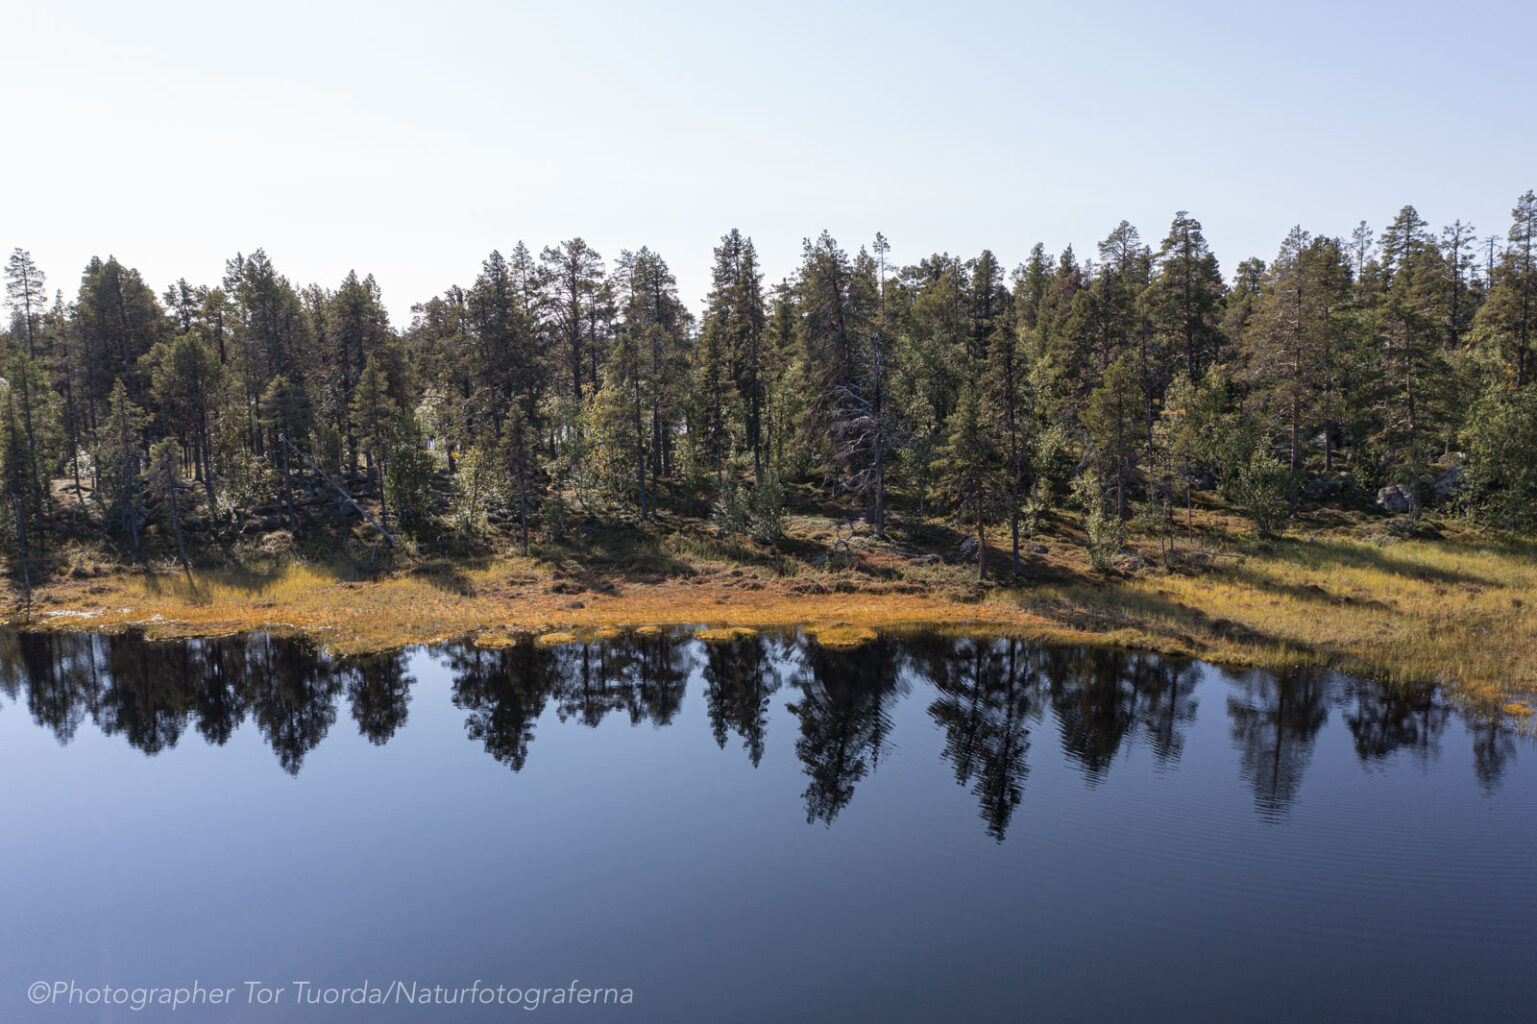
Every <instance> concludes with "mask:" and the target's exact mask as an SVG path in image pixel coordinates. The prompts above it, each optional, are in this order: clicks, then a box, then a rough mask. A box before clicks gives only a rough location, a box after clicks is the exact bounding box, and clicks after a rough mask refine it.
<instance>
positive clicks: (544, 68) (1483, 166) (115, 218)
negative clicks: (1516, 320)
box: [0, 0, 1537, 326]
mask: <svg viewBox="0 0 1537 1024" xmlns="http://www.w3.org/2000/svg"><path fill="white" fill-rule="evenodd" d="M3 5H4V10H3V15H0V20H3V22H4V25H5V27H4V35H5V36H6V37H7V43H8V45H7V46H6V47H5V57H4V60H3V61H0V85H3V87H4V94H5V95H6V96H7V97H8V102H7V115H8V116H7V128H6V142H5V144H4V147H3V153H0V247H3V249H4V251H5V252H9V251H10V250H11V249H13V248H15V247H21V248H24V249H27V250H29V251H30V252H31V253H32V255H33V257H34V259H36V260H37V262H38V263H39V265H40V266H41V267H42V269H43V270H44V272H45V273H46V274H47V275H48V286H49V288H50V289H53V288H62V289H63V290H64V293H65V297H66V299H69V298H71V297H73V295H74V292H75V289H76V287H77V286H78V281H79V274H80V272H81V270H82V269H83V268H84V266H85V264H86V263H87V262H88V261H89V259H90V258H91V257H92V256H93V255H99V256H102V257H105V256H107V255H115V256H116V257H117V258H118V259H119V260H121V261H123V262H124V263H126V264H128V265H130V266H134V267H137V268H139V270H140V271H141V272H142V273H143V275H144V277H145V279H146V280H147V281H148V282H149V283H150V284H151V286H153V287H154V288H155V289H156V290H157V291H160V290H163V289H164V287H165V286H166V285H168V284H170V283H171V282H172V281H174V280H175V279H177V278H179V277H186V278H187V279H188V280H190V281H192V282H193V283H205V284H214V283H217V282H218V280H219V278H220V277H221V276H222V274H223V267H224V261H225V260H226V259H228V258H229V257H231V256H233V255H234V254H235V253H236V252H250V251H252V250H254V249H256V248H265V249H266V251H267V253H268V254H269V255H270V256H271V257H272V259H273V261H274V262H275V264H276V265H277V267H278V269H279V270H280V271H281V272H282V273H283V274H285V275H286V276H287V277H289V278H290V279H291V280H292V281H293V282H294V283H295V284H298V285H303V284H307V283H310V282H318V283H321V284H324V285H326V286H328V287H335V286H336V285H337V284H338V283H340V281H341V279H342V278H343V277H344V276H345V275H346V273H347V272H348V271H349V270H351V269H356V270H357V271H358V272H359V274H365V273H372V274H374V275H375V277H376V278H377V279H378V281H379V284H380V286H381V288H382V289H383V293H384V298H385V301H386V303H387V305H388V306H389V307H390V311H391V316H392V320H393V322H394V323H395V324H396V326H405V325H406V324H407V323H408V322H409V319H410V307H411V305H412V303H414V302H420V301H423V300H425V299H427V298H429V297H431V296H432V295H434V294H438V293H441V292H442V291H443V290H444V289H445V288H446V287H448V286H449V285H451V284H461V285H465V286H468V285H470V284H471V283H473V281H474V278H475V276H476V274H477V272H478V270H479V266H480V262H481V260H483V259H484V258H485V256H486V255H487V254H488V253H489V252H490V251H491V250H492V249H500V250H501V251H502V252H504V253H505V252H507V251H509V250H510V249H511V248H512V247H513V246H514V245H515V244H516V243H517V241H518V240H520V239H521V240H523V241H524V242H525V243H526V244H527V245H528V246H529V247H530V248H532V249H533V250H534V251H535V252H537V251H538V250H539V249H541V248H542V247H544V246H547V245H554V244H556V243H558V242H560V241H561V240H563V239H568V238H571V237H575V236H581V237H583V238H585V239H586V240H587V241H588V242H589V243H590V244H592V245H593V246H594V247H595V248H597V250H598V251H599V252H600V253H601V254H602V255H603V256H604V257H605V258H606V259H607V260H608V261H609V262H610V265H611V264H612V261H613V259H614V257H616V256H617V255H618V254H619V252H620V250H621V249H626V248H628V249H636V248H639V247H640V246H642V245H647V246H650V247H651V248H652V249H654V250H656V251H658V252H660V253H661V254H662V255H663V256H664V257H665V258H666V259H667V261H668V263H669V265H670V266H671V267H672V269H673V271H674V273H675V274H676V276H677V278H678V283H679V288H680V292H681V294H682V296H683V298H684V299H685V301H686V302H687V303H688V304H689V306H690V308H692V309H694V310H695V311H696V312H697V311H698V310H699V309H700V308H701V307H702V302H703V299H704V296H705V294H706V292H707V290H708V287H709V270H710V262H711V250H712V248H713V247H714V246H715V245H717V244H718V243H719V238H720V236H721V235H722V234H724V233H725V232H726V231H728V230H729V229H731V228H733V227H737V228H740V229H741V230H742V231H743V232H744V233H746V234H748V235H750V236H751V237H752V238H753V239H754V240H755V243H756V245H757V247H758V251H759V256H760V261H761V263H762V265H763V268H764V270H765V273H766V276H767V280H768V282H769V283H772V282H774V281H777V280H778V279H780V278H781V277H784V276H787V275H789V274H791V273H792V272H793V271H794V268H795V266H796V263H797V260H798V257H799V253H800V247H801V241H802V239H804V238H806V237H808V236H810V237H814V236H816V235H817V234H818V233H820V232H821V231H822V230H823V229H826V230H829V231H831V232H832V234H833V235H834V237H835V238H837V239H838V240H839V241H840V242H841V243H842V244H843V245H844V247H845V248H847V249H849V250H850V251H851V252H852V251H854V250H856V249H857V248H858V247H859V246H860V245H862V244H867V243H868V242H869V241H870V240H871V239H873V237H874V235H875V233H876V232H877V231H879V232H882V233H884V234H885V235H886V237H887V238H888V239H889V240H890V241H891V243H892V258H893V259H894V260H896V261H898V262H901V263H910V262H916V261H918V260H919V259H922V258H923V257H924V256H926V255H929V254H931V253H934V252H949V253H952V254H956V255H959V256H963V257H969V256H974V255H976V254H977V253H978V252H980V251H981V250H982V249H983V248H991V249H992V250H993V251H994V252H995V253H996V254H997V255H998V256H999V258H1000V259H1001V260H1003V262H1004V264H1005V265H1006V266H1010V267H1012V266H1013V265H1015V264H1017V263H1019V262H1020V261H1022V260H1023V259H1025V258H1026V257H1027V255H1028V253H1029V250H1030V247H1031V246H1032V245H1033V244H1034V243H1035V242H1037V241H1039V242H1043V243H1044V244H1045V245H1046V247H1047V249H1048V250H1050V251H1052V252H1053V253H1055V252H1057V251H1060V250H1061V249H1062V248H1063V247H1064V246H1066V245H1069V244H1071V245H1073V246H1074V247H1075V249H1077V251H1078V252H1079V253H1080V254H1085V255H1092V254H1093V252H1094V248H1093V247H1094V244H1095V242H1096V241H1097V240H1099V239H1101V238H1103V237H1104V236H1105V235H1106V234H1108V233H1109V232H1110V230H1111V229H1112V228H1113V227H1115V225H1116V224H1118V223H1119V222H1120V221H1121V220H1122V219H1126V220H1129V221H1131V223H1132V224H1134V225H1136V226H1137V227H1138V228H1139V229H1140V231H1141V233H1142V236H1143V239H1144V240H1145V241H1147V242H1149V243H1150V244H1151V245H1153V247H1154V248H1155V249H1156V247H1157V244H1158V242H1159V241H1160V240H1161V239H1162V238H1163V236H1164V234H1165V233H1166V232H1167V230H1168V225H1169V222H1170V220H1171V219H1172V218H1173V215H1174V213H1175V211H1177V210H1182V209H1183V210H1189V211H1190V212H1191V214H1193V215H1194V216H1195V217H1197V218H1198V219H1199V220H1200V221H1201V222H1202V224H1203V226H1204V228H1205V232H1206V236H1207V239H1208V241H1209V242H1210V243H1211V245H1212V248H1213V249H1214V251H1215V252H1216V253H1217V256H1218V258H1219V260H1220V261H1221V264H1222V267H1223V271H1224V273H1225V274H1228V275H1231V272H1232V270H1233V269H1234V268H1235V267H1236V266H1237V264H1238V262H1239V261H1240V260H1242V259H1245V258H1248V257H1249V256H1254V255H1258V256H1263V257H1266V258H1268V257H1270V256H1271V255H1272V254H1274V252H1275V250H1276V249H1277V247H1278V246H1279V244H1280V241H1281V239H1282V238H1283V237H1284V235H1285V234H1286V232H1287V230H1288V229H1289V228H1290V227H1291V226H1292V225H1294V224H1301V225H1302V226H1303V227H1304V228H1306V229H1308V230H1309V231H1312V232H1314V233H1319V234H1328V235H1345V234H1348V233H1349V231H1350V230H1351V228H1352V227H1353V226H1354V225H1355V224H1356V223H1357V222H1358V221H1360V220H1363V219H1364V220H1366V221H1367V222H1368V223H1370V224H1371V225H1372V226H1373V227H1375V228H1377V229H1379V230H1380V229H1381V227H1382V226H1383V225H1384V224H1386V223H1387V222H1388V221H1389V220H1390V219H1391V218H1392V217H1393V215H1394V214H1395V213H1396V212H1397V211H1398V209H1399V208H1400V207H1401V206H1402V205H1404V204H1405V203H1412V204H1413V205H1415V206H1416V208H1417V209H1418V210H1419V212H1420V213H1421V215H1422V216H1424V217H1425V219H1426V220H1428V221H1429V222H1430V223H1431V225H1432V226H1434V227H1436V228H1437V229H1439V228H1440V227H1441V226H1442V225H1445V224H1448V223H1450V222H1451V221H1452V220H1453V219H1456V218H1461V219H1462V220H1464V221H1471V222H1472V223H1473V224H1474V225H1475V226H1476V227H1477V228H1478V230H1479V233H1480V235H1489V234H1496V233H1497V234H1499V235H1501V236H1503V235H1504V234H1505V232H1506V230H1507V229H1508V227H1509V224H1510V210H1511V207H1512V206H1513V205H1514V204H1515V200H1516V197H1517V196H1518V195H1520V194H1521V193H1522V192H1524V191H1526V190H1527V189H1530V188H1537V132H1534V130H1533V128H1534V124H1537V119H1534V103H1533V101H1534V98H1537V76H1534V74H1533V70H1532V68H1533V65H1532V62H1531V54H1532V52H1533V51H1532V48H1531V41H1532V39H1533V37H1534V30H1537V4H1533V3H1530V2H1529V0H1527V2H1514V0H1461V2H1458V3H1445V2H1438V3H1434V4H1432V3H1420V2H1417V0H1395V2H1372V3H1366V2H1352V0H1332V2H1314V0H1285V2H1282V0H1275V2H1271V3H1264V4H1260V3H1249V2H1245V0H1221V2H1204V0H1202V2H1176V0H1164V2H1139V0H1077V2H1073V0H1058V2H1055V3H1036V2H1033V0H1030V2H1016V3H996V4H995V3H968V2H951V3H944V4H940V3H934V2H929V3H905V2H900V0H888V2H884V3H836V2H822V3H817V2H811V3H799V2H793V0H791V2H775V3H772V4H759V5H749V4H743V3H729V2H727V3H702V2H666V0H651V2H649V3H619V2H600V0H546V2H543V3H537V4H525V3H516V2H492V0H436V2H433V3H412V4H408V3H394V2H389V0H372V2H367V3H327V2H323V0H309V2H297V3H296V2H290V0H264V2H262V3H241V4H230V3H218V2H214V0H199V2H194V3H175V2H163V0H135V2H131V3H124V2H122V0H114V2H110V3H108V2H83V0H46V2H43V0H33V2H31V3H26V4H23V3H21V2H20V0H3Z"/></svg>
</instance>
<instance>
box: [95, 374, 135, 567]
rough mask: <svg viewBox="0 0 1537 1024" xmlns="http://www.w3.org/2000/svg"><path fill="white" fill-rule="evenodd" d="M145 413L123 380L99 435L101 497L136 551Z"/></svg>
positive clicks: (111, 518)
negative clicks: (131, 395) (129, 394)
mask: <svg viewBox="0 0 1537 1024" xmlns="http://www.w3.org/2000/svg"><path fill="white" fill-rule="evenodd" d="M144 422H145V416H144V413H143V411H142V410H141V409H140V408H139V407H138V406H137V405H136V404H135V403H134V401H133V399H132V398H130V397H129V396H128V387H127V385H125V384H124V383H123V382H122V381H121V380H119V381H118V382H117V383H116V384H115V385H114V386H113V388H112V394H111V395H110V396H109V398H108V400H107V417H106V420H105V421H104V422H103V423H102V427H101V431H100V433H99V435H98V444H97V451H96V469H97V472H98V473H99V474H100V477H101V482H100V485H99V487H98V489H97V492H96V493H97V497H98V499H99V500H100V501H101V504H102V508H103V512H104V514H105V515H106V516H107V518H108V519H109V521H115V522H116V523H117V528H118V529H119V530H120V531H122V532H124V533H127V534H129V536H130V537H131V538H132V541H133V547H134V550H135V551H137V550H138V549H139V519H140V516H141V515H142V511H143V510H142V506H141V504H140V500H139V499H140V492H141V484H142V482H141V480H140V475H139V474H140V470H141V468H142V466H143V445H144Z"/></svg>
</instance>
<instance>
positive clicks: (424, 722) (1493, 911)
mask: <svg viewBox="0 0 1537 1024" xmlns="http://www.w3.org/2000/svg"><path fill="white" fill-rule="evenodd" d="M146 755H148V756H146ZM1534 770H1537V757H1534V756H1533V750H1532V743H1531V741H1530V740H1529V739H1528V738H1526V737H1525V736H1524V735H1522V733H1521V731H1520V728H1519V722H1517V721H1515V720H1512V719H1510V718H1509V717H1507V716H1503V715H1500V714H1498V713H1497V712H1491V713H1480V712H1476V711H1468V710H1464V709H1459V708H1457V707H1454V706H1453V705H1452V704H1451V703H1449V702H1448V701H1447V700H1446V699H1445V698H1444V697H1443V696H1442V695H1441V694H1439V693H1437V692H1436V691H1435V690H1433V689H1430V688H1425V689H1418V690H1394V691H1388V690H1384V689H1381V688H1378V687H1377V686H1374V685H1371V684H1368V683H1365V682H1362V681H1358V680H1353V679H1350V678H1346V677H1342V676H1338V675H1331V674H1326V673H1318V672H1299V673H1296V674H1293V675H1289V676H1276V675H1273V674H1268V673H1259V672H1251V673H1230V672H1226V671H1223V670H1219V669H1215V668H1212V667H1210V666H1206V665H1202V664H1199V663H1188V662H1175V661H1171V660H1168V659H1164V658H1159V657H1155V656H1152V655H1139V654H1128V653H1125V652H1115V651H1104V650H1085V649H1068V648H1043V647H1035V646H1031V645H1027V644H1023V643H1019V642H1010V641H997V640H968V639H960V640H957V639H943V638H938V637H929V638H911V637H909V638H902V639H883V640H881V641H879V642H877V643H873V644H869V645H866V646H864V647H862V648H859V649H857V650H854V651H845V652H838V651H831V650H826V649H822V648H819V647H817V646H816V645H815V644H813V643H810V642H808V641H805V640H802V639H799V638H796V637H778V638H776V637H765V638H758V639H754V640H751V641H747V642H744V643H739V644H732V645H705V644H702V643H699V642H697V641H694V640H689V639H684V638H679V637H669V636H661V637H640V636H629V637H621V638H618V639H615V640H612V641H608V642H605V643H604V644H602V645H569V646H564V647H558V648H554V649H546V648H540V647H536V646H534V645H531V644H530V645H525V646H520V647H515V648H511V649H508V650H498V651H493V650H481V649H477V648H474V647H471V646H448V647H440V648H432V649H414V650H409V651H405V652H401V653H400V654H397V655H390V656H382V657H372V658H365V659H356V660H340V661H339V660H335V659H327V658H322V657H319V656H317V655H316V654H315V653H314V652H313V651H312V650H311V649H310V648H308V647H306V646H303V645H300V644H296V643H292V642H287V641H282V640H278V639H274V638H270V637H266V636H260V635H258V636H251V637H245V638H229V639H221V640H212V641H202V642H192V643H162V642H157V643H147V642H145V641H143V640H141V639H139V638H137V637H134V636H112V637H103V636H92V635H76V636H43V635H22V634H15V633H11V634H0V820H3V821H4V822H5V823H6V824H5V827H4V833H3V841H0V879H3V882H0V1021H5V1022H10V1021H97V1020H168V1019H174V1020H249V1021H274V1022H276V1021H286V1020H316V1021H321V1020H326V1021H353V1020H357V1021H395V1020H466V1021H468V1020H477V1021H478V1020H485V1021H492V1020H497V1021H505V1020H522V1019H530V1018H532V1019H552V1018H553V1019H557V1020H594V1019H604V1020H614V1021H694V1020H698V1021H732V1020H750V1021H792V1020H818V1021H820V1020H859V1021H863V1020H872V1021H879V1020H935V1021H992V1020H999V1021H1048V1022H1049V1021H1079V1020H1083V1021H1090V1020H1094V1021H1098V1020H1107V1021H1111V1020H1115V1021H1290V1020H1296V1021H1318V1020H1338V1021H1422V1020H1423V1021H1506V1020H1511V1021H1514V1020H1533V1019H1537V966H1534V956H1537V784H1534V783H1537V775H1534ZM573 979H577V987H576V988H575V989H573V988H570V986H571V983H572V981H573ZM39 981H41V982H44V983H45V988H46V989H47V993H46V995H45V997H44V999H43V1001H42V1002H41V1003H40V1004H37V1005H34V1002H33V1001H32V997H29V986H32V985H34V983H36V982H39ZM301 981H302V982H308V983H310V986H311V988H310V989H309V991H310V992H311V993H312V994H316V993H323V992H324V990H325V989H336V990H351V991H349V992H346V993H343V994H341V995H338V996H337V998H343V999H365V1000H366V999H368V998H370V990H372V989H377V990H381V992H382V995H381V998H385V999H386V1001H385V1002H384V1003H382V1004H375V1005H367V1004H364V1005H349V1004H347V1003H345V1002H344V1003H342V1004H340V1005H329V1006H328V1005H324V1004H322V1005H313V1006H312V1005H305V1004H304V1003H302V1002H296V1001H297V1000H299V999H300V997H301V996H302V992H301V990H300V987H299V986H298V984H297V983H298V982H301ZM248 982H255V983H257V986H258V987H257V988H252V987H250V986H249V985H248V984H247V983H248ZM397 982H399V983H401V984H399V985H396V983H397ZM477 982H478V984H479V988H478V989H475V993H476V994H474V995H473V997H472V996H469V995H466V994H465V993H463V992H462V991H460V990H463V989H466V988H471V987H472V986H474V985H475V983H477ZM194 983H196V985H197V986H200V987H201V988H203V989H205V990H212V989H219V988H223V989H232V990H233V992H231V993H230V998H231V1003H230V1004H229V1005H220V1006H212V1005H207V1004H205V1003H198V1004H196V1005H190V1006H182V1007H180V1008H179V1009H176V1010H175V1011H174V1013H173V1012H172V1011H171V1010H170V1009H169V1008H168V1007H165V1006H157V1005H154V1003H153V1000H154V999H155V998H156V995H155V993H153V992H152V991H147V992H146V993H145V994H144V995H143V996H142V997H141V996H138V995H135V994H134V993H133V992H132V990H133V989H134V988H143V989H146V990H151V989H154V988H158V987H162V986H164V987H168V988H173V989H174V988H177V987H182V988H187V989H190V990H192V991H193V992H194V993H195V992H196V989H195V988H194ZM413 983H414V985H415V997H416V999H417V1002H416V1003H414V1004H413V1003H412V1002H411V1001H410V1000H409V999H407V998H406V994H407V992H408V991H409V989H408V987H409V986H411V985H412V984H413ZM70 984H73V985H74V986H75V989H76V992H75V994H74V995H73V996H72V995H71V994H70V990H69V989H68V986H69V985H70ZM365 985H366V986H368V987H367V988H364V986H365ZM55 986H58V987H55ZM433 986H441V987H442V989H443V993H444V994H443V996H442V997H441V998H449V999H451V998H455V996H457V997H458V998H459V1000H460V1002H459V1003H458V1005H449V1006H442V1005H422V1000H423V999H425V998H427V991H428V990H429V989H431V988H432V987H433ZM498 986H501V987H502V989H503V990H504V991H503V992H502V993H500V994H498V995H497V996H496V997H495V998H496V999H500V1000H503V1001H501V1002H491V1003H488V1004H480V1003H476V1004H471V1005H466V1004H465V1002H464V1000H465V999H468V998H475V999H483V998H485V997H484V996H481V995H479V994H478V993H479V992H481V991H484V990H486V989H490V990H491V991H492V992H495V990H496V989H497V987H498ZM279 988H282V989H283V992H282V993H281V994H280V995H274V996H272V998H273V1000H274V1002H273V1003H271V1004H268V1005H262V1004H261V1003H260V1002H258V1001H253V997H255V996H256V995H257V993H258V992H260V991H262V990H269V991H270V990H276V989H279ZM514 988H516V989H519V990H526V989H528V988H533V989H536V990H543V989H551V990H553V989H556V988H559V989H561V990H562V993H561V998H563V999H569V998H575V997H574V996H573V993H574V992H576V991H577V990H579V989H581V988H587V989H590V990H593V991H591V992H590V993H589V997H590V998H593V999H603V998H607V999H608V1000H610V1003H609V1005H570V1004H565V1003H562V1002H558V1001H557V999H556V996H555V995H554V993H553V991H551V992H543V991H539V992H537V993H536V994H535V995H536V996H537V999H538V1001H539V1002H540V1003H542V1004H543V1005H539V1006H538V1008H537V1010H533V1011H530V1010H528V1009H527V1005H528V1002H529V999H530V997H529V996H528V995H522V996H521V999H522V1002H521V1004H517V1005H515V1004H512V1003H510V1002H507V1001H506V1000H508V999H510V998H511V997H512V993H511V991H510V990H511V989H514ZM103 989H105V992H103V991H102V990H103ZM605 989H612V990H613V992H612V993H607V992H605V991H603V990H605ZM626 989H627V990H629V1000H630V1001H629V1002H628V1003H626V1004H623V1005H614V1004H613V1001H614V1000H617V999H621V998H624V990H626ZM450 990H452V991H450ZM93 991H94V993H95V996H96V998H97V999H98V1000H101V999H105V1000H107V1002H108V1003H109V1004H113V1005H102V1004H101V1003H100V1002H97V1003H96V1004H95V1005H88V1004H87V1001H88V1000H89V999H90V997H91V995H92V992H93ZM55 993H59V994H55ZM114 993H116V994H114ZM37 994H42V993H41V990H33V995H34V996H35V995H37ZM194 997H195V996H194ZM72 998H73V999H74V1000H75V1001H74V1002H73V1003H71V1001H70V1000H71V999H72ZM139 998H146V999H149V1000H151V1005H149V1006H148V1007H146V1008H145V1009H143V1010H139V1011H135V1010H134V1009H133V1008H132V1006H133V1002H134V1000H136V999H139ZM322 998H329V996H327V995H322ZM434 998H437V997H434ZM119 999H127V1000H128V1002H127V1003H125V1004H116V1000H119Z"/></svg>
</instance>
